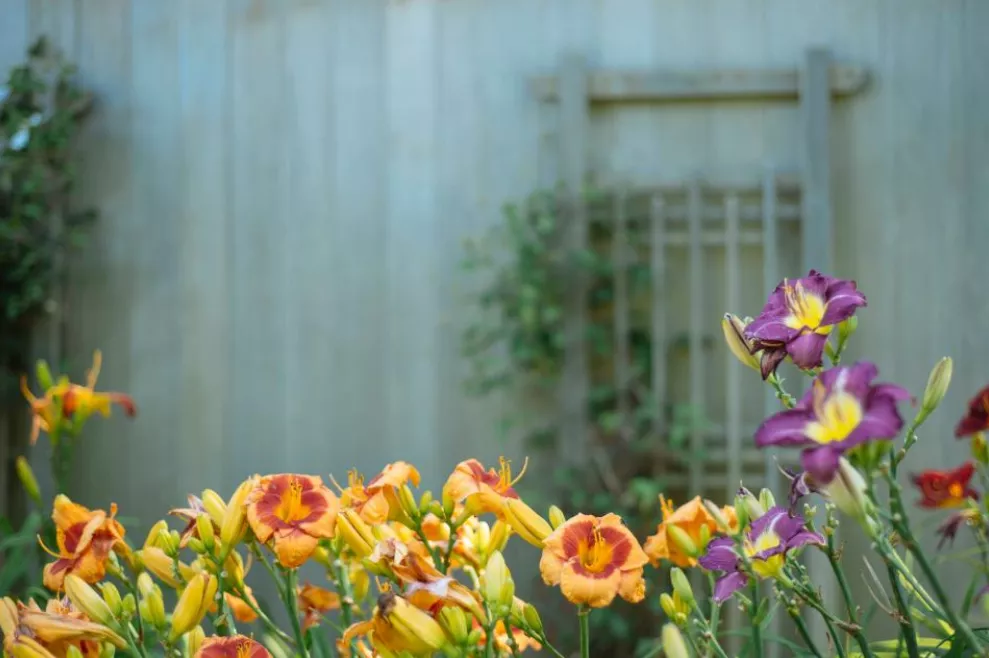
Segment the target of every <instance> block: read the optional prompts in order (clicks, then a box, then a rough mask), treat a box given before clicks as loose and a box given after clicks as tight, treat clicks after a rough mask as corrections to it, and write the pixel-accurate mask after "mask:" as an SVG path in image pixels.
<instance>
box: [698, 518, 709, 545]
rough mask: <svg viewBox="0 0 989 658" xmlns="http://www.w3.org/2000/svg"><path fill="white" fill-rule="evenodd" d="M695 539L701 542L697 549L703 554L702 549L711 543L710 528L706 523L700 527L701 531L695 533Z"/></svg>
mask: <svg viewBox="0 0 989 658" xmlns="http://www.w3.org/2000/svg"><path fill="white" fill-rule="evenodd" d="M697 538H698V539H700V541H701V543H700V546H698V547H697V548H698V549H700V551H701V552H703V551H704V549H706V548H707V545H708V544H709V543H711V528H710V526H708V525H707V524H706V523H705V524H704V525H702V526H701V529H700V530H699V531H698V532H697Z"/></svg>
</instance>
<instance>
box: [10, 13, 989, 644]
mask: <svg viewBox="0 0 989 658" xmlns="http://www.w3.org/2000/svg"><path fill="white" fill-rule="evenodd" d="M987 30H989V4H987V3H985V2H983V1H982V0H967V1H966V0H944V1H942V2H937V3H933V2H927V1H924V0H872V1H870V2H861V1H860V0H832V1H831V2H827V3H822V2H811V1H809V0H808V1H803V0H801V1H794V0H744V1H743V0H732V1H728V0H721V1H717V0H692V1H687V0H683V1H681V0H555V1H552V0H401V1H400V0H392V1H386V0H360V1H357V0H353V1H344V0H172V1H169V2H164V1H162V0H99V1H93V2H81V1H79V0H0V70H2V71H4V72H5V73H4V77H5V76H6V72H7V71H10V70H12V69H13V67H15V66H19V65H21V64H23V63H24V62H25V61H26V60H27V57H28V50H29V48H30V47H31V46H32V44H34V43H35V41H36V39H37V38H39V37H46V38H47V40H48V44H49V46H50V49H49V51H47V52H46V54H45V55H44V56H43V59H45V58H46V59H47V60H50V59H51V58H52V57H53V56H54V55H53V53H55V54H59V55H61V57H63V58H64V61H65V62H66V63H69V64H73V65H75V67H77V69H76V70H75V71H74V72H70V76H69V78H68V79H70V80H71V81H73V83H74V84H75V85H77V86H78V88H79V90H80V91H81V93H83V94H86V95H87V99H89V100H91V103H90V102H87V103H86V104H85V112H83V111H81V110H80V111H79V112H75V109H73V108H68V109H67V110H66V109H65V108H62V109H63V110H64V112H67V113H68V114H67V116H69V118H70V119H71V121H70V124H71V126H70V128H71V127H72V126H76V127H77V128H78V130H75V129H74V128H73V129H72V130H69V128H65V126H61V124H59V126H61V127H58V126H56V128H57V129H58V130H62V132H58V131H57V130H56V132H57V138H58V140H60V141H57V144H58V146H59V148H63V147H64V148H65V149H68V150H67V151H66V153H67V155H66V161H67V162H68V163H70V164H71V169H72V170H74V171H73V174H74V187H73V188H72V191H71V194H61V195H57V196H56V197H55V200H54V201H51V202H50V203H49V202H48V201H46V202H45V204H44V205H43V211H32V213H29V216H30V217H31V219H32V221H34V222H35V224H36V226H42V227H44V228H45V231H42V233H43V234H44V236H45V240H48V241H49V242H47V243H46V244H49V243H50V244H51V245H62V244H63V241H64V240H63V238H65V237H66V235H67V233H66V232H67V231H69V230H70V229H71V231H72V232H73V233H72V237H75V231H76V230H77V228H76V226H77V225H76V223H75V218H76V216H77V214H78V213H84V212H85V211H88V210H92V211H94V214H95V218H94V220H93V221H91V222H89V221H87V222H85V224H83V222H82V219H83V217H82V215H79V219H80V222H79V224H78V231H79V234H80V237H81V238H82V240H81V241H79V245H78V247H77V248H72V249H71V250H69V249H62V248H61V246H59V247H58V248H56V247H50V248H49V247H46V248H45V249H43V250H41V252H40V253H42V254H43V256H44V258H42V261H41V262H42V263H43V264H44V268H42V270H41V271H40V273H37V280H34V279H32V285H33V286H34V288H32V291H33V292H32V293H31V300H32V301H31V303H26V304H20V305H18V304H14V306H16V308H14V310H11V309H12V308H13V307H12V306H11V304H12V302H10V301H9V299H8V300H7V308H6V316H5V324H4V332H5V333H6V335H5V336H4V337H3V338H4V341H5V342H4V344H5V345H9V346H12V347H10V349H8V354H6V355H5V359H6V363H5V365H6V367H7V370H8V371H9V373H10V376H9V377H8V380H9V381H8V382H7V384H8V385H7V386H6V387H5V389H4V390H5V391H9V392H11V393H12V395H11V396H8V399H10V400H12V402H11V404H10V405H8V411H7V412H6V415H5V416H4V420H3V427H2V429H0V460H2V461H0V466H2V468H0V511H6V513H7V515H9V516H11V517H13V518H17V516H18V515H19V514H21V513H22V512H21V511H20V510H21V509H22V508H23V504H24V501H23V496H21V495H20V494H19V493H18V488H19V485H18V484H17V481H16V477H15V476H14V474H13V461H14V459H15V458H16V457H17V456H18V455H21V454H24V453H25V451H26V450H27V446H26V443H27V424H26V421H25V419H24V417H23V416H24V412H23V404H22V402H21V401H20V400H19V398H18V397H17V394H16V389H15V388H14V387H13V386H10V385H9V384H10V382H12V381H15V380H13V379H11V377H12V376H13V374H14V373H16V372H18V371H20V370H21V369H23V368H26V367H29V366H30V365H31V363H32V362H33V358H34V357H36V356H42V357H45V358H48V359H50V360H51V362H52V363H53V364H58V367H59V369H60V370H62V371H65V372H69V373H71V374H72V375H73V376H74V377H76V378H78V377H81V376H82V373H83V371H84V369H85V368H86V367H88V365H89V363H90V361H91V358H92V353H93V350H94V349H97V348H99V349H102V350H103V355H104V367H103V372H102V374H101V379H100V382H101V386H100V387H99V388H101V389H107V390H118V391H126V392H128V393H129V394H131V395H133V396H134V398H135V399H136V401H137V403H138V406H139V410H140V411H139V415H138V417H137V418H136V419H135V420H134V421H127V420H125V419H123V418H122V417H121V418H115V419H113V420H112V421H110V422H108V423H93V424H91V425H90V426H89V427H88V428H87V431H86V436H85V438H84V440H83V441H82V442H81V443H80V444H79V445H78V447H77V451H76V452H77V454H76V459H75V462H74V467H73V472H72V477H71V482H70V486H71V491H72V493H73V496H74V497H76V498H78V499H79V500H81V501H82V502H84V503H87V504H91V505H94V506H106V505H107V504H109V502H110V501H116V502H117V503H118V504H119V505H120V506H121V510H122V512H121V513H122V515H123V516H126V517H128V518H131V519H134V520H135V527H136V528H138V530H137V531H136V532H135V536H143V535H142V534H141V530H140V529H139V528H141V527H142V524H143V527H146V526H148V525H150V523H152V522H153V521H154V520H155V519H157V518H159V517H160V515H161V513H162V512H163V511H164V510H166V509H168V508H170V507H173V506H176V505H177V504H178V503H181V502H183V501H184V497H185V494H186V493H189V492H199V491H201V490H202V489H203V488H204V487H207V486H209V487H213V488H215V489H217V490H218V491H219V492H220V493H221V494H223V495H229V493H230V492H232V490H233V489H234V487H235V486H236V484H237V483H239V482H240V481H241V480H242V479H243V478H244V477H245V476H247V475H249V474H251V473H255V472H262V473H263V472H283V471H297V472H311V473H317V474H321V475H323V477H324V478H325V477H326V476H327V474H328V473H333V474H334V475H335V476H336V477H337V479H342V478H343V477H344V476H345V475H346V470H347V469H348V468H350V467H352V466H356V467H357V468H359V469H360V470H361V471H363V472H365V473H367V474H368V475H369V476H370V475H373V474H374V473H376V472H377V471H378V470H379V469H380V467H381V466H383V465H384V464H385V463H387V462H389V461H393V460H398V459H402V460H408V461H411V462H413V463H415V464H416V465H417V466H418V467H419V468H420V469H421V471H422V474H423V479H424V485H425V486H429V487H433V488H436V489H438V488H439V487H440V486H441V485H442V482H443V481H444V479H445V477H446V475H447V474H448V473H449V472H450V470H451V469H452V468H453V466H454V465H455V464H456V463H457V462H458V461H460V460H462V459H465V458H467V457H470V456H476V457H478V458H480V459H481V460H482V461H484V462H485V463H486V464H493V463H494V462H496V460H497V458H498V456H499V455H505V456H506V457H509V458H510V459H512V460H513V463H514V466H515V468H516V470H517V469H518V468H519V467H520V466H521V464H522V462H523V460H524V458H525V457H529V458H530V465H529V471H528V474H527V476H526V479H525V480H524V481H523V482H524V483H526V484H527V486H528V489H531V490H532V493H531V495H532V496H533V497H534V500H537V501H539V504H541V505H543V506H545V505H546V504H549V503H550V502H554V501H556V502H560V503H561V504H562V505H563V506H564V507H565V508H567V509H568V511H573V510H576V509H582V510H598V511H600V510H604V509H621V510H622V512H623V514H625V516H626V517H627V518H628V519H629V521H630V525H633V526H634V527H635V528H636V530H637V532H638V534H639V536H640V537H644V536H645V535H646V534H648V533H650V532H652V531H654V529H655V525H656V523H658V521H659V520H660V519H661V513H660V508H659V503H658V495H659V494H660V493H665V495H667V496H670V497H672V498H673V499H674V500H675V501H677V502H684V500H685V497H687V496H688V493H690V494H692V493H701V492H703V493H704V494H705V495H708V496H710V497H712V498H714V499H715V500H718V501H719V502H722V501H725V500H727V499H728V497H730V496H731V495H733V494H734V491H735V490H736V489H737V488H738V485H739V482H740V481H741V480H742V479H743V478H744V480H745V482H746V484H747V485H748V486H749V487H750V488H753V489H754V488H757V487H759V486H762V484H763V483H764V482H765V481H766V480H767V479H768V481H769V483H770V484H774V483H776V484H778V477H777V476H776V475H775V473H776V471H775V465H774V464H773V463H772V461H771V459H770V460H767V458H766V455H764V454H761V453H757V452H755V451H754V449H753V447H752V445H751V434H752V431H753V429H754V427H755V426H756V424H757V423H758V422H759V421H760V420H761V418H762V417H763V416H764V415H765V413H766V412H767V411H768V410H771V409H773V408H774V405H775V404H776V403H775V400H773V399H772V396H771V395H768V394H767V392H766V390H765V389H764V388H763V387H762V386H760V383H759V380H758V375H757V374H755V373H754V372H751V371H749V370H744V368H743V367H742V366H741V365H740V364H737V363H736V362H734V360H733V357H731V355H730V354H729V353H728V351H727V349H726V348H725V347H724V342H723V338H722V334H721V328H720V320H721V316H722V314H723V313H724V312H725V311H732V312H735V313H737V314H739V315H741V316H745V315H752V316H754V315H756V314H757V313H758V311H759V310H760V308H761V306H762V304H763V302H764V301H765V297H766V295H767V294H768V292H769V291H770V290H771V288H772V287H773V286H775V284H776V283H777V282H778V281H779V280H780V279H782V278H783V277H784V276H799V275H802V274H805V273H806V271H807V270H808V269H810V268H811V267H816V268H819V269H823V270H826V271H828V272H829V273H832V274H834V275H835V276H839V277H842V278H850V279H855V280H857V281H858V284H859V287H860V288H861V289H862V290H863V291H864V292H865V294H866V295H867V297H868V300H869V306H868V308H867V309H865V310H864V311H863V312H861V313H860V318H861V325H860V329H859V331H858V333H857V334H856V336H855V337H854V339H853V340H852V344H851V348H850V358H853V359H854V358H859V357H867V358H869V359H870V360H874V361H875V362H877V363H878V365H879V367H880V372H881V375H882V379H884V380H886V381H894V382H897V383H899V384H902V385H904V386H907V387H908V388H910V389H911V391H913V392H914V393H915V394H917V395H919V394H920V393H921V391H922V389H923V386H924V383H925V382H926V378H927V374H928V372H929V370H930V368H931V367H932V366H933V365H934V363H935V362H936V361H937V359H939V358H940V357H941V356H944V355H951V356H953V357H954V358H955V359H956V361H955V373H954V381H953V386H952V391H951V393H949V396H948V398H947V400H946V401H945V403H944V406H943V409H942V410H941V411H940V412H939V413H938V414H937V415H936V416H935V418H934V419H933V420H932V421H930V422H929V424H928V425H927V428H928V429H927V431H926V433H925V435H924V436H923V437H922V440H921V443H920V444H919V445H918V446H917V447H916V448H915V451H916V453H917V455H915V456H914V457H913V459H914V460H916V461H915V463H918V464H921V463H922V464H923V465H924V466H925V467H938V466H952V465H954V464H955V463H957V462H958V461H959V460H960V459H962V458H963V456H964V454H965V449H966V448H965V446H964V445H963V444H959V443H956V442H955V441H954V439H952V438H951V436H950V428H951V427H952V425H953V424H954V422H955V421H956V419H957V417H958V416H959V415H960V414H961V413H962V411H963V408H964V404H965V402H966V400H967V399H968V398H969V397H970V396H971V395H972V394H974V392H975V391H976V390H977V388H979V387H981V386H982V385H984V384H985V383H986V381H987V380H989V349H987V347H986V336H987V330H989V304H987V303H986V298H985V262H986V261H985V249H986V246H987V245H989V221H987V219H986V208H989V84H987V83H989V71H987V69H986V67H985V64H984V63H985V61H986V59H987V57H989V39H986V34H987ZM13 86H14V85H13V84H11V85H10V88H13ZM8 93H9V91H8ZM42 114H44V112H42ZM77 115H78V116H77ZM60 116H62V115H60ZM12 117H14V114H11V113H10V112H8V114H7V115H6V118H7V120H8V121H15V119H16V121H18V122H22V121H24V120H25V117H23V116H17V117H15V118H12ZM77 118H78V120H77V121H76V119H77ZM43 120H44V121H45V122H47V123H43V124H42V125H41V126H31V125H29V126H28V127H27V128H25V129H26V130H28V132H30V130H32V129H35V128H37V129H38V131H39V133H38V134H39V135H45V134H47V135H49V137H50V136H51V134H54V133H45V132H44V131H45V130H46V126H48V124H49V123H50V122H48V115H45V116H44V117H43ZM13 127H14V128H15V129H18V130H19V129H20V124H19V123H18V124H17V125H15V126H13ZM48 127H50V126H48ZM10 128H11V126H9V125H8V126H7V127H6V129H5V130H6V134H5V135H3V134H2V133H0V135H3V136H5V139H6V140H7V143H6V146H5V149H6V150H5V151H4V152H3V157H2V160H0V172H2V171H3V168H4V166H7V167H14V166H15V165H16V163H18V162H23V161H24V160H23V159H24V158H28V157H32V156H31V154H32V153H33V154H35V156H37V155H38V153H42V152H44V151H45V149H51V148H54V147H52V146H51V145H52V144H55V143H56V142H45V143H42V145H41V146H37V145H32V143H31V142H29V141H28V142H25V144H26V146H23V145H22V146H21V147H20V148H15V147H17V142H15V141H14V140H13V139H12V135H13V134H14V133H15V132H16V131H15V130H13V129H10ZM63 133H65V134H63ZM67 136H71V137H72V139H71V140H68V139H66V140H62V138H63V137H67ZM44 139H47V138H44ZM51 139H56V138H55V137H51ZM39 143H41V142H39ZM45 144H48V146H45ZM32 149H34V150H32ZM39 149H40V150H39ZM18 158H20V160H19V159H18ZM12 163H13V164H12ZM49 164H50V163H49ZM8 192H9V190H8ZM0 199H2V192H0ZM11 203H12V202H9V201H8V206H7V208H6V211H7V214H8V215H9V214H10V213H11V212H12V211H11V210H10V209H11V207H12V205H10V204H11ZM2 211H4V207H3V205H2V202H0V216H3V212H2ZM3 218H4V221H5V222H6V221H8V218H7V217H6V216H4V217H3ZM85 219H87V220H88V215H86V216H85ZM11 221H13V220H11ZM9 226H13V224H10V225H9ZM49 230H50V233H49V232H47V231H49ZM15 234H16V235H15ZM10 235H15V237H16V238H17V239H20V237H18V236H20V233H18V232H17V231H14V230H13V229H11V230H10V231H8V232H7V236H8V237H9V236H10ZM74 243H75V241H73V244H74ZM63 252H64V254H63ZM49 266H50V267H49ZM12 272H13V269H12V267H8V268H7V271H5V272H4V273H2V274H0V276H3V277H5V278H6V279H7V280H6V281H4V282H3V286H4V287H5V291H6V292H7V294H9V295H13V293H11V292H9V290H10V289H11V288H10V287H13V286H14V284H13V283H11V281H12V280H14V279H15V278H16V277H15V275H14V274H12ZM49 273H50V275H49ZM17 276H20V275H17ZM18 282H19V283H17V285H21V284H22V283H23V281H22V280H21V279H18ZM18 290H19V289H18ZM18 294H20V293H18ZM25 336H29V337H30V339H31V349H30V352H28V351H26V350H25V349H24V348H23V345H24V343H23V340H22V339H23V338H24V337H25ZM25 355H29V356H30V358H25ZM743 370H744V372H743ZM791 382H792V384H793V385H794V386H795V387H797V385H798V384H799V383H800V382H799V380H797V379H796V378H795V377H791ZM118 415H119V414H118ZM46 449H47V448H46V445H45V442H44V441H42V442H41V443H39V445H38V446H37V447H36V448H35V449H32V450H31V453H30V454H31V456H32V461H33V462H34V463H35V464H39V465H40V466H37V467H36V470H37V471H38V472H39V475H41V474H42V473H43V472H44V471H45V468H44V466H43V464H44V460H45V459H47V456H46V453H45V450H46ZM792 456H793V455H790V456H789V457H791V458H792ZM525 486H526V485H523V487H524V488H525ZM780 493H781V495H782V492H780ZM852 541H853V540H852ZM852 546H854V543H853V544H852ZM852 555H853V557H854V552H853V553H852ZM530 557H531V556H530ZM850 559H852V558H850ZM529 561H532V560H529ZM513 568H514V567H513ZM519 568H522V567H519ZM856 580H857V579H856ZM657 618H658V617H657ZM600 619H602V620H603V621H600V622H599V623H601V624H605V625H608V628H609V631H610V633H611V634H612V637H613V638H615V639H614V642H615V643H616V644H615V645H614V646H618V647H625V648H628V646H630V645H629V644H628V643H629V642H631V640H629V639H628V638H629V637H632V636H634V634H635V633H636V632H637V630H636V629H637V628H639V626H637V624H638V625H641V626H642V627H643V628H649V629H650V632H653V631H654V629H655V628H658V626H656V625H655V624H656V622H655V619H648V618H646V619H635V618H632V617H630V616H623V615H622V614H621V613H618V614H613V615H611V616H610V617H609V616H607V615H602V616H601V617H600ZM633 644H634V642H633ZM615 651H618V649H615ZM602 655H606V654H602ZM607 655H623V654H620V653H615V654H607Z"/></svg>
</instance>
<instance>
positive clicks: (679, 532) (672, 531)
mask: <svg viewBox="0 0 989 658" xmlns="http://www.w3.org/2000/svg"><path fill="white" fill-rule="evenodd" d="M666 536H667V537H669V538H670V539H671V540H672V541H673V543H674V544H676V546H677V548H679V549H680V550H681V551H682V552H683V553H684V554H685V555H689V556H690V557H694V558H695V557H697V556H698V555H700V549H699V548H697V544H695V543H694V540H693V539H691V538H690V535H689V534H687V531H686V530H684V529H683V528H681V527H680V526H678V525H676V524H668V525H667V526H666Z"/></svg>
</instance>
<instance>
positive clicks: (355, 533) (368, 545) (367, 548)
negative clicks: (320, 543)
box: [336, 507, 378, 558]
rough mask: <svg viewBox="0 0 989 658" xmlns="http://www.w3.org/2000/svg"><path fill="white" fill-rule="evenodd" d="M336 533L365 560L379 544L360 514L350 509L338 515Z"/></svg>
mask: <svg viewBox="0 0 989 658" xmlns="http://www.w3.org/2000/svg"><path fill="white" fill-rule="evenodd" d="M336 532H337V535H338V536H340V537H342V538H343V541H344V542H345V543H346V544H347V546H349V547H350V550H352V551H353V552H354V553H356V554H357V556H358V557H362V558H364V557H367V556H368V555H370V554H371V553H372V552H373V551H374V547H375V546H376V545H377V543H378V540H377V539H375V538H374V533H373V532H372V531H371V527H370V526H369V525H368V524H367V523H365V522H364V519H362V518H361V515H360V514H358V513H357V512H356V511H355V510H354V509H352V508H349V507H348V508H347V509H343V510H341V511H340V513H339V514H337V525H336Z"/></svg>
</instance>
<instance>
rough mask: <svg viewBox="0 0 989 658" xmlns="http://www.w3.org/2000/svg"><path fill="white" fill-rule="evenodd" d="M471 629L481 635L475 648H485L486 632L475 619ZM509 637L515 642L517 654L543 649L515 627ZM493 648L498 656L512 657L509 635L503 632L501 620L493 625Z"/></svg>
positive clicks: (503, 624) (503, 627) (503, 626)
mask: <svg viewBox="0 0 989 658" xmlns="http://www.w3.org/2000/svg"><path fill="white" fill-rule="evenodd" d="M473 628H474V630H476V631H480V633H481V635H480V639H478V641H477V646H478V647H481V648H484V647H485V646H487V642H488V634H487V632H486V631H485V630H484V627H483V626H482V625H481V624H480V623H479V622H478V621H477V620H476V619H475V620H474V623H473ZM511 637H512V638H513V639H514V640H515V646H517V647H518V651H519V653H523V652H525V651H526V650H528V649H532V650H533V651H540V650H541V649H542V648H543V646H542V645H541V644H539V642H537V641H535V640H533V639H532V638H531V637H529V636H528V635H526V634H525V631H522V630H521V629H519V628H516V627H515V626H512V634H511ZM494 646H495V651H496V652H497V653H498V655H508V656H511V655H513V654H512V645H511V643H510V642H509V635H508V632H507V631H506V630H505V622H504V621H503V620H501V619H499V620H498V623H497V624H495V628H494Z"/></svg>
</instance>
